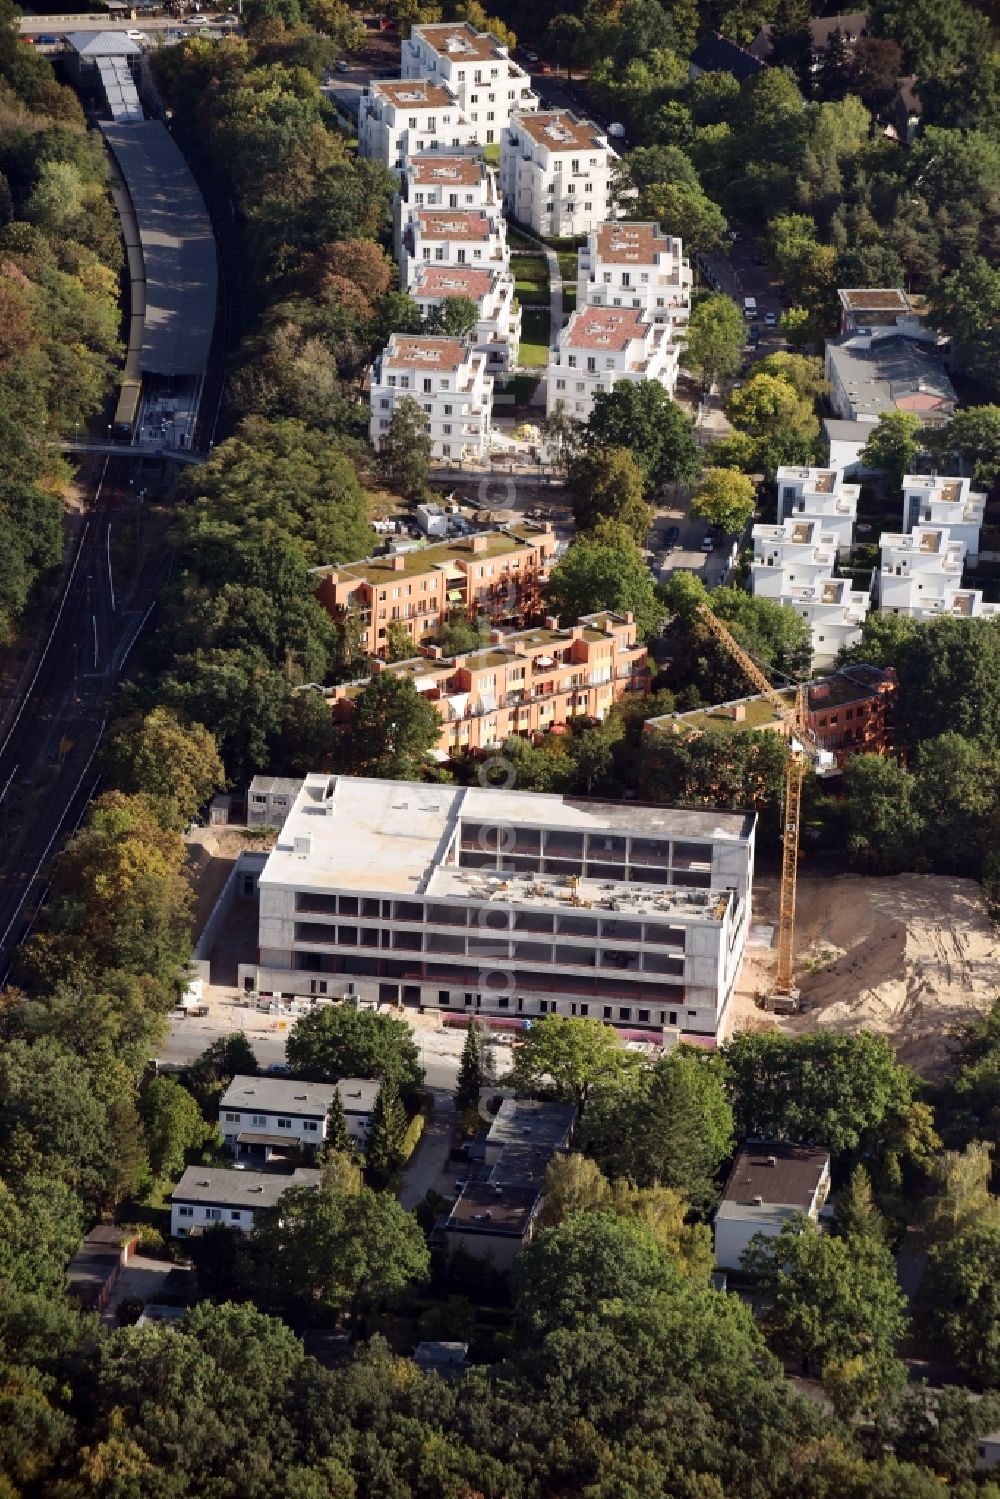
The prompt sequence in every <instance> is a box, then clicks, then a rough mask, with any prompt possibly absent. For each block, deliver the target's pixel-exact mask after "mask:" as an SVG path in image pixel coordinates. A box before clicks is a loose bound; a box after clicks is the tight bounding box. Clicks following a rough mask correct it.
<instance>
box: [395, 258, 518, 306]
mask: <svg viewBox="0 0 1000 1499" xmlns="http://www.w3.org/2000/svg"><path fill="white" fill-rule="evenodd" d="M500 275H501V272H500V271H498V270H485V269H483V268H482V267H480V266H471V265H428V264H427V263H426V262H422V263H421V264H420V265H419V266H418V268H417V274H416V275H415V277H414V278H413V285H412V286H411V288H410V296H411V297H441V298H445V297H471V298H472V300H473V301H474V302H480V301H482V299H483V298H484V297H488V296H489V294H490V292H491V291H492V290H493V288H494V286H495V285H496V283H497V282H498V281H499V279H500Z"/></svg>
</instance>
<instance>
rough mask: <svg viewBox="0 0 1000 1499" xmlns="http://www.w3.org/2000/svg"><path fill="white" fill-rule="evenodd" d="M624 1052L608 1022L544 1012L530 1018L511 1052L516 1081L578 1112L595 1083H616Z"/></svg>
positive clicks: (624, 1063)
mask: <svg viewBox="0 0 1000 1499" xmlns="http://www.w3.org/2000/svg"><path fill="white" fill-rule="evenodd" d="M626 1067H627V1054H626V1053H625V1052H624V1051H623V1050H622V1047H621V1045H620V1044H619V1041H618V1037H617V1035H616V1034H615V1032H614V1030H613V1029H612V1027H611V1026H610V1025H602V1024H601V1023H600V1022H599V1021H597V1020H574V1019H571V1018H570V1017H568V1016H565V1015H545V1016H543V1018H542V1019H541V1020H536V1021H534V1022H533V1023H532V1027H531V1030H530V1031H528V1033H527V1035H526V1036H525V1038H524V1040H523V1041H522V1043H521V1045H520V1046H519V1047H518V1049H517V1053H516V1055H515V1057H514V1069H513V1073H512V1076H513V1078H514V1083H515V1086H516V1087H518V1088H523V1089H524V1091H525V1092H529V1093H533V1094H535V1096H537V1097H541V1098H557V1099H560V1100H561V1101H562V1102H564V1103H573V1104H575V1105H576V1107H577V1109H578V1110H579V1112H580V1115H581V1116H582V1115H583V1113H584V1111H585V1109H586V1107H587V1101H588V1099H589V1098H590V1095H591V1093H592V1091H593V1090H594V1088H595V1087H597V1086H599V1085H600V1084H602V1083H603V1084H609V1083H614V1082H618V1081H620V1080H621V1078H622V1077H623V1075H624V1073H625V1071H626Z"/></svg>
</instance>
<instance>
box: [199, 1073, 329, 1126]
mask: <svg viewBox="0 0 1000 1499" xmlns="http://www.w3.org/2000/svg"><path fill="white" fill-rule="evenodd" d="M336 1091H337V1089H336V1085H335V1084H334V1083H302V1082H298V1081H296V1080H294V1079H292V1078H287V1077H272V1076H267V1075H265V1076H263V1077H245V1076H240V1077H234V1078H233V1080H232V1082H231V1083H230V1084H229V1087H228V1088H227V1089H226V1091H225V1093H224V1094H223V1095H222V1097H221V1098H220V1099H219V1108H220V1109H240V1110H244V1111H247V1112H250V1113H254V1114H298V1115H303V1114H310V1115H319V1116H321V1117H323V1118H325V1117H326V1115H327V1114H328V1113H329V1112H330V1105H331V1103H332V1102H333V1096H334V1094H335V1093H336Z"/></svg>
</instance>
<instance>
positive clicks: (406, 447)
mask: <svg viewBox="0 0 1000 1499" xmlns="http://www.w3.org/2000/svg"><path fill="white" fill-rule="evenodd" d="M431 448H432V444H431V438H430V433H429V432H428V431H427V418H426V416H425V415H424V412H423V408H422V407H421V405H420V403H419V401H415V400H414V399H413V397H412V396H401V397H400V398H399V400H398V401H395V402H394V403H393V408H392V416H391V417H390V418H389V426H388V429H387V431H386V433H385V436H384V437H383V438H382V441H381V445H380V449H379V451H380V453H381V455H382V464H383V467H384V469H385V472H386V477H387V479H388V481H389V483H390V484H393V485H394V486H395V487H396V489H398V490H399V493H400V494H401V495H402V496H403V498H404V499H406V500H409V501H410V503H411V504H414V505H415V504H416V503H417V501H418V500H422V499H423V498H424V496H425V495H426V493H427V481H428V479H429V477H430V471H431Z"/></svg>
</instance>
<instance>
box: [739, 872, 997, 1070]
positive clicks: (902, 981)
mask: <svg viewBox="0 0 1000 1499" xmlns="http://www.w3.org/2000/svg"><path fill="white" fill-rule="evenodd" d="M798 895H799V899H798V917H797V924H796V941H795V947H796V980H797V982H798V984H799V987H800V990H801V994H802V1006H803V1009H802V1014H801V1015H797V1016H794V1017H791V1018H789V1019H782V1020H780V1021H778V1022H777V1023H778V1024H780V1026H781V1028H782V1029H784V1030H787V1031H789V1032H791V1033H793V1034H803V1033H805V1032H809V1031H815V1030H820V1029H824V1028H830V1029H832V1030H837V1031H844V1032H857V1031H859V1030H870V1031H875V1032H877V1033H879V1034H881V1035H885V1036H888V1038H889V1040H890V1041H891V1042H892V1044H893V1046H894V1047H895V1048H896V1051H897V1054H898V1056H899V1058H900V1060H901V1061H903V1062H907V1063H908V1064H909V1065H910V1066H912V1067H915V1068H917V1069H918V1070H919V1071H921V1072H922V1073H925V1074H929V1073H932V1072H934V1071H935V1070H936V1069H938V1068H939V1067H940V1066H941V1065H942V1063H943V1062H944V1061H945V1059H946V1057H947V1050H948V1038H949V1033H950V1032H951V1031H953V1030H954V1028H955V1026H957V1025H959V1024H961V1023H962V1022H963V1021H966V1020H969V1019H971V1018H972V1017H973V1016H974V1015H976V1014H981V1013H982V1012H983V1011H985V1010H987V1009H989V1007H990V1005H991V1004H992V1003H993V1002H994V1000H995V999H996V998H997V996H998V994H1000V940H998V934H997V932H996V931H995V929H994V928H993V926H992V925H991V923H990V919H989V916H988V915H987V911H986V906H985V903H984V901H983V892H982V888H981V886H980V885H978V884H977V883H976V881H975V880H959V879H946V878H944V877H942V876H939V875H897V876H895V877H893V878H888V879H870V878H864V877H862V876H860V875H840V876H837V877H836V878H832V879H821V878H818V877H817V876H803V875H801V874H800V876H799V887H798ZM755 903H756V906H757V912H756V915H757V920H758V921H762V922H763V921H771V920H773V921H775V922H776V920H777V888H776V883H775V882H774V881H762V882H760V883H759V885H758V884H757V883H756V882H755ZM774 961H775V954H774V950H773V949H771V950H769V951H763V950H760V949H756V950H751V951H750V952H748V961H747V963H746V964H745V968H744V975H743V978H742V980H741V983H740V990H741V993H740V995H739V1003H738V1005H737V1007H736V1014H735V1015H734V1025H735V1026H737V1027H738V1026H740V1025H741V1024H749V1025H751V1026H757V1027H760V1026H762V1025H763V1026H767V1025H769V1024H770V1023H772V1017H770V1016H764V1015H763V1014H762V1013H761V1011H760V1010H759V1009H756V1008H755V1007H754V1003H753V995H754V992H755V991H756V990H758V989H764V988H766V987H767V982H768V978H769V976H770V975H771V974H773V971H774Z"/></svg>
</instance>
